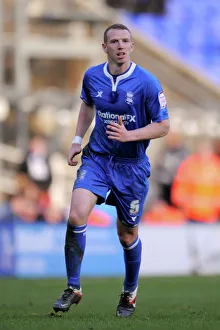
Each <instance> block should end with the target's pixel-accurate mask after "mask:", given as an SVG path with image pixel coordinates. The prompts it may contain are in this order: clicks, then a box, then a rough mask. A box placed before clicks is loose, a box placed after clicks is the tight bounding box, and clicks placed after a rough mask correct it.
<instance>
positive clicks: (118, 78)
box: [103, 62, 136, 92]
mask: <svg viewBox="0 0 220 330" xmlns="http://www.w3.org/2000/svg"><path fill="white" fill-rule="evenodd" d="M107 67H108V62H106V63H105V65H104V68H103V71H104V74H105V75H106V77H108V78H109V79H110V80H111V83H112V91H113V92H115V91H116V89H117V86H118V83H119V81H121V80H123V79H126V78H128V77H129V76H130V75H131V74H132V73H133V72H134V69H135V68H136V64H135V63H133V62H132V63H131V66H130V68H129V70H128V71H126V72H125V73H123V74H120V75H119V76H118V77H117V78H116V80H115V82H114V79H113V77H112V75H111V74H110V73H109V72H108V69H107Z"/></svg>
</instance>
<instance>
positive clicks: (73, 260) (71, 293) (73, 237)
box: [53, 188, 98, 312]
mask: <svg viewBox="0 0 220 330" xmlns="http://www.w3.org/2000/svg"><path fill="white" fill-rule="evenodd" d="M97 199H98V197H97V195H95V194H93V193H92V192H91V191H89V190H86V189H83V188H78V189H75V190H73V193H72V199H71V206H70V212H69V220H68V223H67V229H66V239H65V261H66V272H67V288H66V289H65V290H64V292H63V293H62V295H61V296H60V298H58V300H57V301H56V302H55V303H54V305H53V309H54V311H55V312H58V311H62V312H65V311H68V310H69V308H70V306H71V305H72V304H78V303H79V301H80V300H81V298H82V290H81V285H80V270H81V263H82V259H83V255H84V251H85V245H86V227H87V219H88V216H89V214H90V212H91V211H92V209H93V207H94V205H95V204H96V202H97Z"/></svg>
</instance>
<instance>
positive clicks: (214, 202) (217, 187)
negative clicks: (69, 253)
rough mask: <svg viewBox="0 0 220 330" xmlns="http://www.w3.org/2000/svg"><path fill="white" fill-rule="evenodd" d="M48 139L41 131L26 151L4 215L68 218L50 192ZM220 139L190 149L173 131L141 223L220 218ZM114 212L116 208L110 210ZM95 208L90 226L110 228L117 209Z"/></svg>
mask: <svg viewBox="0 0 220 330" xmlns="http://www.w3.org/2000/svg"><path fill="white" fill-rule="evenodd" d="M49 157H50V155H49V151H48V141H47V139H46V138H45V137H42V136H33V137H32V138H31V139H30V142H29V147H28V150H27V153H26V154H25V156H24V159H23V161H22V163H21V164H20V165H19V166H18V168H17V174H16V181H17V192H16V194H15V195H13V196H10V198H9V199H8V201H6V202H5V203H3V204H2V205H1V208H0V219H1V220H9V221H12V220H16V221H19V222H24V223H36V222H46V223H50V224H58V223H62V222H66V221H67V211H66V210H64V209H60V208H58V207H57V206H56V205H54V203H53V201H52V200H51V197H50V187H51V183H52V180H53V175H52V170H51V166H50V162H49ZM219 173H220V139H216V140H213V141H211V140H210V139H209V140H207V139H201V141H200V142H199V143H198V144H197V146H195V150H189V149H188V148H187V147H186V145H185V144H184V139H183V137H181V135H180V134H178V133H177V132H172V131H171V132H170V133H169V134H168V136H167V138H166V139H165V145H163V146H162V147H161V151H160V152H159V157H158V158H157V161H156V163H155V164H154V166H153V168H152V176H151V182H152V183H153V184H154V185H155V186H156V193H155V196H154V198H153V199H152V200H150V202H148V200H147V202H146V208H145V212H144V214H143V218H142V223H143V224H146V225H170V224H172V225H182V224H185V223H188V222H190V223H207V224H210V223H216V222H219V221H220V176H219ZM110 213H111V212H110ZM110 213H109V209H108V208H104V207H103V208H95V209H94V210H93V212H92V213H91V215H90V218H89V224H90V225H91V226H99V227H108V226H111V225H113V224H114V223H115V220H116V213H114V212H113V213H112V214H110Z"/></svg>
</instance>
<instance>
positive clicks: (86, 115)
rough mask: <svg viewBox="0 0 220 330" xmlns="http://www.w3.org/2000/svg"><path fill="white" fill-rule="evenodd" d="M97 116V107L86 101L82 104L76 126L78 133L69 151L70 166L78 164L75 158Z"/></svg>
mask: <svg viewBox="0 0 220 330" xmlns="http://www.w3.org/2000/svg"><path fill="white" fill-rule="evenodd" d="M94 116H95V108H94V107H93V106H90V105H88V104H87V103H85V102H84V101H83V102H82V104H81V108H80V111H79V117H78V121H77V126H76V134H75V137H74V138H73V141H72V145H71V147H70V149H69V153H68V164H69V165H70V166H75V165H77V163H78V162H77V161H76V160H74V157H75V156H76V155H78V154H80V152H81V151H82V148H81V144H82V140H83V137H84V135H85V133H86V132H87V130H88V128H89V126H90V125H91V123H92V121H93V119H94Z"/></svg>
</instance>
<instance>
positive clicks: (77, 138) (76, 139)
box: [72, 135, 83, 144]
mask: <svg viewBox="0 0 220 330" xmlns="http://www.w3.org/2000/svg"><path fill="white" fill-rule="evenodd" d="M82 140H83V139H82V138H81V136H78V135H76V136H74V138H73V141H72V144H73V143H77V144H82Z"/></svg>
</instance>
